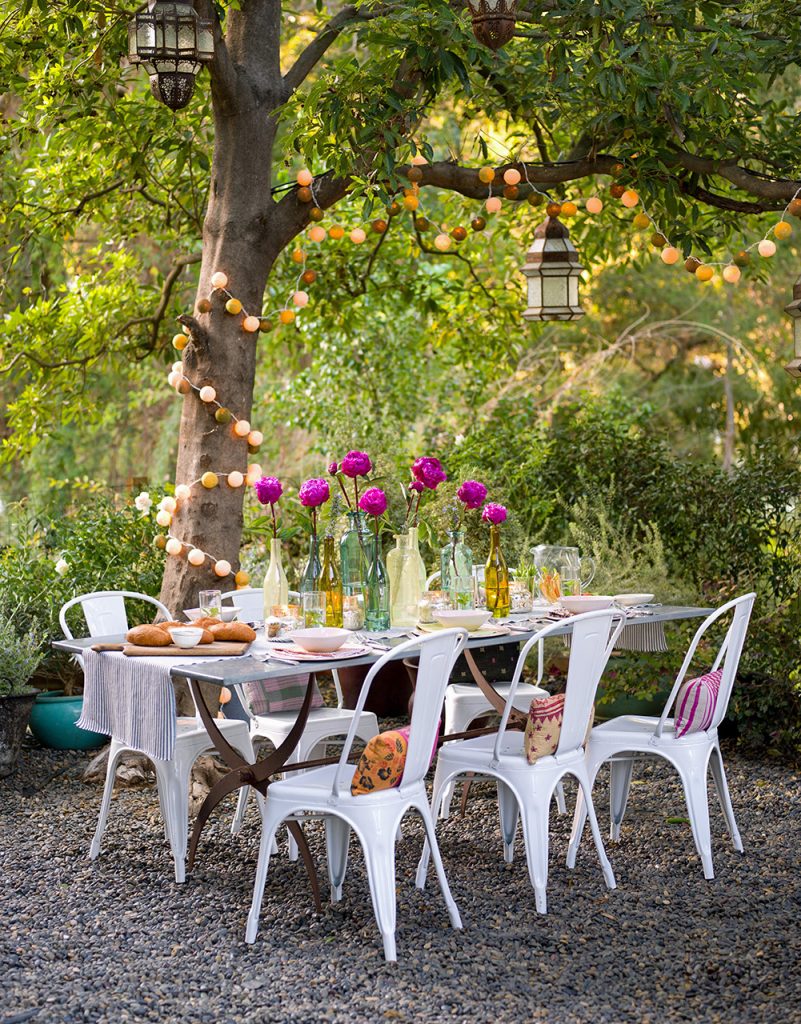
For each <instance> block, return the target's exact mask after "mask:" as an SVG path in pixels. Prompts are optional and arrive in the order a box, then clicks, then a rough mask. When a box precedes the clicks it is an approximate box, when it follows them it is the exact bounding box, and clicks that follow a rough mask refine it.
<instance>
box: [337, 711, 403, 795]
mask: <svg viewBox="0 0 801 1024" xmlns="http://www.w3.org/2000/svg"><path fill="white" fill-rule="evenodd" d="M408 747H409V728H408V726H407V727H406V728H404V729H390V730H389V731H388V732H381V733H379V734H378V736H373V738H372V739H371V740H369V741H368V742H367V743H366V744H365V747H364V751H363V752H362V756H361V757H360V758H359V763H358V764H357V765H356V771H355V772H354V773H353V779H352V780H351V783H350V791H351V793H352V794H353V796H361V795H362V794H364V793H373V792H375V791H376V790H377V789H392V788H393V787H395V786H399V785H400V783H401V779H402V778H403V769H404V768H405V767H406V751H407V750H408Z"/></svg>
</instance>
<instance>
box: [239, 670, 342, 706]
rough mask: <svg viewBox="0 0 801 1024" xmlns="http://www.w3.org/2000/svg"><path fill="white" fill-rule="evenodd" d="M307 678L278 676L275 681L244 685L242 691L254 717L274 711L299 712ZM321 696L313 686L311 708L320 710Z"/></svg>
mask: <svg viewBox="0 0 801 1024" xmlns="http://www.w3.org/2000/svg"><path fill="white" fill-rule="evenodd" d="M308 682H309V677H308V676H307V675H306V676H279V677H278V678H277V679H259V680H257V681H256V682H255V683H245V684H244V685H243V690H244V691H245V697H246V698H247V701H248V704H249V705H250V710H251V713H252V714H254V715H271V714H274V713H275V712H276V711H300V709H301V707H302V706H303V698H304V697H305V696H306V686H307V685H308ZM322 706H323V696H322V694H321V693H320V691H319V690H318V689H317V684H316V683H315V684H314V693H313V694H312V701H311V707H312V709H314V708H321V707H322Z"/></svg>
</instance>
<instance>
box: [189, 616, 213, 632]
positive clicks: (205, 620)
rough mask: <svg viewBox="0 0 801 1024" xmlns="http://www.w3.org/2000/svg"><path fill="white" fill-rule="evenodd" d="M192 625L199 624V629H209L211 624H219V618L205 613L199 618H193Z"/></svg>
mask: <svg viewBox="0 0 801 1024" xmlns="http://www.w3.org/2000/svg"><path fill="white" fill-rule="evenodd" d="M192 625H193V626H200V628H201V629H210V628H211V627H212V626H219V625H220V620H219V619H215V618H212V617H211V616H210V615H206V616H203V617H202V618H200V619H195V620H194V621H193V622H192Z"/></svg>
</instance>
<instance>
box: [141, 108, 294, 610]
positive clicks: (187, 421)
mask: <svg viewBox="0 0 801 1024" xmlns="http://www.w3.org/2000/svg"><path fill="white" fill-rule="evenodd" d="M221 108H222V105H221V104H218V103H217V102H216V97H215V139H214V158H213V163H212V176H211V188H210V193H209V203H208V209H207V212H206V219H205V222H204V226H203V259H202V263H201V268H200V279H199V282H198V291H197V298H198V300H199V299H202V298H206V297H207V296H210V297H211V304H212V308H211V311H210V312H209V313H207V314H201V313H197V312H196V313H195V316H196V319H197V321H198V322H199V324H200V325H201V327H202V328H203V329H204V332H205V336H203V337H194V338H193V340H192V341H190V343H189V344H188V345H187V347H186V348H185V349H184V352H183V368H184V374H185V375H186V377H187V378H188V379H189V380H190V381H191V382H192V384H194V385H197V386H198V387H202V386H203V385H205V384H210V385H212V386H213V387H214V389H215V390H216V392H217V401H218V402H220V403H221V404H222V405H223V406H224V407H225V408H227V409H230V411H231V412H232V413H233V415H234V416H235V417H237V418H238V419H246V420H250V415H251V405H252V399H253V381H254V375H255V368H256V345H257V339H258V337H259V334H258V333H255V334H251V333H248V332H246V331H244V330H243V329H242V316H241V314H240V315H237V316H233V315H231V314H230V313H227V312H226V310H225V302H226V300H227V296H225V295H224V294H222V293H221V292H219V291H217V292H214V293H213V295H212V287H211V276H212V274H214V273H215V271H218V270H220V271H223V272H224V273H225V274H226V275H227V276H228V289H229V290H230V292H231V293H232V294H233V295H234V296H236V298H238V299H240V300H241V302H242V305H243V307H244V308H245V309H246V310H247V311H248V312H249V313H253V314H256V315H258V314H259V313H260V312H261V308H262V300H263V296H264V289H265V286H266V283H267V278H268V276H269V273H270V269H271V267H272V265H273V263H274V261H275V258H276V256H277V255H278V253H279V252H280V250H281V248H282V242H281V241H279V239H278V238H277V237H276V231H275V222H276V219H277V218H276V214H277V207H276V204H275V203H274V202H273V200H272V197H271V195H270V177H271V163H272V150H273V141H274V137H275V122H274V120H273V119H272V118H271V116H270V112H271V109H273V108H274V104H273V103H272V102H269V101H265V102H262V103H258V102H254V98H253V96H252V93H251V92H250V90H248V95H247V96H246V97H242V98H241V101H240V102H237V104H236V108H237V109H236V111H235V112H231V110H230V107H229V108H228V109H225V110H223V109H221ZM284 244H285V243H284ZM216 410H217V406H215V405H214V404H212V403H206V402H201V401H200V399H199V397H198V394H197V392H196V391H190V392H189V394H188V395H186V396H185V397H184V400H183V410H182V414H181V426H180V434H179V439H178V462H177V468H176V476H175V482H176V484H180V483H187V484H191V485H192V494H191V497H190V498H188V499H187V500H186V501H182V502H179V507H178V509H177V511H176V514H175V516H174V518H173V522H172V525H171V527H170V532H171V533H172V535H173V536H175V537H177V538H178V539H179V540H181V541H183V542H184V544H188V545H192V546H194V547H198V548H201V549H202V550H203V551H205V552H207V554H208V555H209V556H211V557H207V559H206V561H205V563H204V564H203V565H202V566H199V567H197V568H196V567H194V566H191V565H189V563H188V562H187V560H186V552H187V548H186V547H185V548H184V550H183V553H182V554H181V555H179V556H167V564H166V567H165V573H164V581H163V584H162V590H161V600H162V601H163V602H164V603H165V604H166V605H167V607H168V608H169V609H170V610H171V611H172V612H173V614H175V615H179V614H180V610H181V609H182V608H186V607H190V606H193V605H196V604H197V592H198V591H199V590H201V589H205V588H208V587H218V586H219V588H220V589H222V590H230V589H231V588H232V587H233V585H234V580H233V573H235V572H236V571H237V569H238V568H239V547H240V542H241V538H242V502H243V496H244V490H245V487H244V486H243V487H238V488H231V487H229V486H228V484H227V483H226V479H225V477H223V476H221V475H220V476H219V484H218V485H217V487H215V488H213V489H206V488H204V487H203V486H202V484H200V483H199V482H196V481H199V479H200V477H201V476H202V475H203V473H205V472H207V471H213V472H214V473H217V474H223V473H229V472H231V471H233V470H239V471H240V472H242V473H243V474H244V473H245V472H246V469H247V464H248V444H247V440H246V439H245V438H238V437H236V436H235V435H234V433H233V423H228V424H219V423H217V422H216V420H215V418H214V414H215V412H216ZM219 559H225V560H226V561H228V562H230V563H231V566H232V573H231V575H228V576H226V577H224V578H221V577H219V576H217V575H216V574H215V573H214V562H215V560H219Z"/></svg>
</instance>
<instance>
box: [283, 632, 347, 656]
mask: <svg viewBox="0 0 801 1024" xmlns="http://www.w3.org/2000/svg"><path fill="white" fill-rule="evenodd" d="M349 636H350V633H349V632H348V630H347V629H337V628H336V627H335V626H313V627H312V628H311V629H296V630H295V632H294V633H293V634H292V639H293V640H294V641H295V643H296V644H297V645H298V647H302V648H303V650H304V651H308V652H309V653H310V654H332V653H333V652H334V651H338V650H339V648H340V647H341V646H342V645H343V644H344V643H345V641H346V640H347V639H348V637H349Z"/></svg>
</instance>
